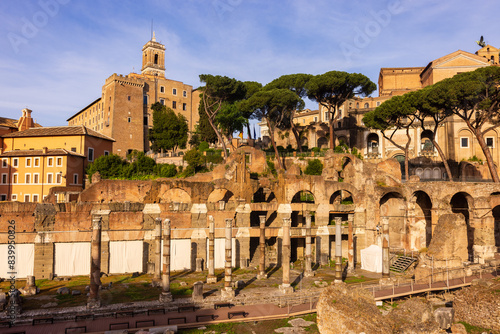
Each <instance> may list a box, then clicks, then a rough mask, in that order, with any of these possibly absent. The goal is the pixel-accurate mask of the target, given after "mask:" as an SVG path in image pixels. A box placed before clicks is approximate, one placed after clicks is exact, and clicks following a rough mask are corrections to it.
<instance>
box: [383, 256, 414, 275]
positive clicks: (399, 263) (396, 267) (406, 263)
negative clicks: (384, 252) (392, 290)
mask: <svg viewBox="0 0 500 334" xmlns="http://www.w3.org/2000/svg"><path fill="white" fill-rule="evenodd" d="M416 261H417V259H416V258H414V257H409V256H400V257H398V258H397V260H396V261H395V262H394V263H393V264H392V265H391V267H390V270H391V271H395V272H397V273H402V272H404V271H406V269H408V268H409V267H410V266H411V265H412V264H413V263H414V262H416Z"/></svg>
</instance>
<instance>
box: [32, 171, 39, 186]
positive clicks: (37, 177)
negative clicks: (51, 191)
mask: <svg viewBox="0 0 500 334" xmlns="http://www.w3.org/2000/svg"><path fill="white" fill-rule="evenodd" d="M35 179H36V182H35ZM39 183H40V173H33V184H39Z"/></svg>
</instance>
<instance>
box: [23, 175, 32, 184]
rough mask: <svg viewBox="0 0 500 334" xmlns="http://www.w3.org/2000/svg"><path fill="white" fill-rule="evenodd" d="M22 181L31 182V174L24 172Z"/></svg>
mask: <svg viewBox="0 0 500 334" xmlns="http://www.w3.org/2000/svg"><path fill="white" fill-rule="evenodd" d="M24 183H26V184H30V183H31V174H24Z"/></svg>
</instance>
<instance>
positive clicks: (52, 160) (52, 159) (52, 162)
mask: <svg viewBox="0 0 500 334" xmlns="http://www.w3.org/2000/svg"><path fill="white" fill-rule="evenodd" d="M52 166H54V158H48V159H47V167H52Z"/></svg>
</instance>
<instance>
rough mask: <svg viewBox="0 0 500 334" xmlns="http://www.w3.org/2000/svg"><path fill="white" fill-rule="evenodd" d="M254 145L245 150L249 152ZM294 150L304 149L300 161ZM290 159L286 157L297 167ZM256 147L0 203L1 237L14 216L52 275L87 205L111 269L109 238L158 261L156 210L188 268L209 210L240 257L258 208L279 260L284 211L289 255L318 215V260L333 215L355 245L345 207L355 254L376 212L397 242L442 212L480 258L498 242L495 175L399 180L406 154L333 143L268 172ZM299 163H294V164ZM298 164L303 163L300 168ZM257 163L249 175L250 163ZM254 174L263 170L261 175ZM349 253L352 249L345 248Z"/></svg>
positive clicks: (425, 233)
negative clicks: (370, 154)
mask: <svg viewBox="0 0 500 334" xmlns="http://www.w3.org/2000/svg"><path fill="white" fill-rule="evenodd" d="M247 155H250V157H247ZM298 162H299V160H297V163H298ZM293 163H294V161H293V159H292V158H290V159H289V160H287V161H286V165H287V166H290V165H291V164H293ZM265 165H266V164H265V157H264V154H263V153H262V152H261V151H256V150H253V149H251V148H249V147H244V148H241V149H240V150H238V151H236V152H235V153H234V154H233V155H231V157H230V158H229V159H228V161H227V163H226V164H224V165H220V166H218V167H217V168H216V169H215V170H214V171H213V172H211V173H206V174H199V175H197V176H194V177H191V178H186V179H157V180H154V181H111V180H102V181H100V182H98V183H95V184H92V185H91V186H90V187H88V188H87V189H85V190H84V191H83V192H82V193H81V194H80V196H79V200H78V201H77V202H70V203H55V202H54V203H52V204H50V203H46V204H34V203H16V202H6V203H0V211H1V212H2V220H1V221H0V231H3V232H2V233H0V244H6V243H7V233H6V231H7V224H8V221H9V220H11V219H14V220H15V221H16V231H17V234H16V238H17V239H16V242H17V244H22V243H27V244H34V248H35V252H34V254H35V255H34V257H35V259H34V275H35V276H36V277H37V279H41V278H49V277H51V275H53V274H54V258H55V244H58V243H78V242H90V241H91V234H92V215H93V214H94V215H99V216H100V217H102V223H101V229H102V238H101V271H103V272H109V271H110V267H111V264H110V254H111V250H110V249H111V244H112V243H113V242H117V241H140V242H142V245H143V249H144V253H143V256H142V257H141V258H142V264H141V268H142V269H143V271H144V272H146V271H148V268H149V271H150V272H151V273H153V272H154V268H158V267H157V266H159V265H160V264H159V263H157V262H158V259H159V258H160V257H159V256H158V255H157V254H156V253H157V252H156V251H155V249H156V248H155V219H156V218H161V219H167V218H168V219H170V221H171V229H172V231H171V239H172V242H173V243H175V242H176V241H178V240H184V241H185V242H186V243H189V245H190V246H188V247H189V249H190V253H189V252H186V254H181V255H179V256H183V257H189V259H188V261H189V263H190V265H189V266H188V268H187V269H191V270H195V269H196V262H197V259H203V260H202V262H203V264H204V269H205V270H206V266H207V264H208V263H209V261H208V253H209V252H208V237H209V235H210V230H209V222H210V218H209V217H210V216H211V217H213V221H214V224H215V231H214V234H215V240H216V241H217V240H218V239H223V238H224V236H225V234H224V226H225V220H226V219H234V224H233V228H232V235H233V238H234V240H233V241H234V242H235V244H234V246H233V254H234V257H233V259H234V260H233V262H234V265H233V266H245V265H246V264H248V263H251V264H252V265H254V266H255V267H257V265H258V263H259V254H260V251H259V238H260V233H261V232H260V218H259V217H260V216H265V240H266V246H265V252H266V255H265V256H266V259H265V263H266V265H269V264H271V263H275V264H279V263H280V260H281V259H280V257H281V252H282V249H281V246H282V239H283V231H282V228H281V227H282V222H283V219H291V228H290V230H291V232H290V233H291V260H292V261H295V260H296V259H302V258H304V257H305V247H306V236H307V235H308V232H307V229H306V217H307V216H308V215H311V219H312V228H311V232H310V235H311V237H312V253H313V258H312V261H313V262H315V263H321V264H326V263H328V261H329V260H330V259H331V258H332V256H333V255H334V249H335V246H334V241H335V225H333V222H334V221H335V218H338V217H340V218H341V221H342V231H341V233H342V254H348V230H349V229H348V224H347V221H348V217H349V215H352V217H353V226H352V231H353V236H352V238H353V245H354V261H355V262H357V261H359V259H360V256H359V254H360V253H359V252H360V250H361V249H364V248H366V247H368V246H369V245H371V244H374V243H377V235H378V234H377V231H378V230H379V229H380V225H381V218H384V217H385V218H387V220H388V222H389V245H390V247H391V248H404V249H407V250H421V249H422V248H425V247H427V246H429V244H430V243H431V240H432V236H433V231H434V230H435V229H436V227H437V226H438V225H439V223H440V221H439V218H440V217H441V216H443V215H445V214H451V213H458V214H460V215H462V217H463V219H464V221H465V225H466V227H467V237H466V238H465V237H462V238H463V239H465V240H457V241H456V242H457V243H464V244H467V256H468V259H469V260H471V261H474V262H484V261H487V260H488V259H491V258H493V257H494V254H495V252H497V247H499V246H500V237H499V233H498V230H499V221H500V214H499V213H500V210H499V208H500V206H499V205H500V196H499V194H500V185H498V184H494V183H461V182H425V183H424V182H418V181H416V182H407V183H401V181H400V178H401V172H400V169H399V164H398V163H397V162H396V161H393V160H387V161H385V162H382V163H380V164H378V165H375V164H371V163H367V162H364V161H362V160H359V159H357V158H355V157H354V156H352V155H346V154H343V155H338V154H333V153H331V154H328V155H327V156H326V157H325V158H324V165H325V168H324V171H323V175H321V176H307V175H297V174H292V173H291V172H280V173H278V175H277V176H276V177H274V176H272V175H269V176H267V177H264V175H263V173H265V172H266V171H265V167H264V166H265ZM288 170H289V171H290V170H294V169H293V168H289V169H288ZM295 170H299V171H300V169H298V168H297V169H295ZM251 173H252V174H251ZM256 173H259V174H256ZM346 257H347V256H346Z"/></svg>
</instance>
